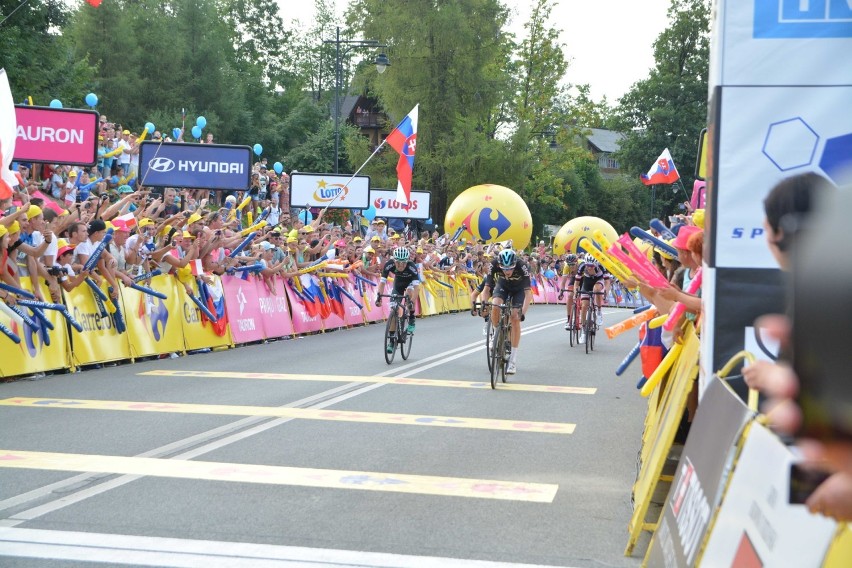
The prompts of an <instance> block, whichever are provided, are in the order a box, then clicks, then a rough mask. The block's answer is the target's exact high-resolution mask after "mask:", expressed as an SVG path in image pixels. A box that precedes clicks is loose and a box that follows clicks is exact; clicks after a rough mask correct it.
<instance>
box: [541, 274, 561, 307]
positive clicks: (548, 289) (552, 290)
mask: <svg viewBox="0 0 852 568" xmlns="http://www.w3.org/2000/svg"><path fill="white" fill-rule="evenodd" d="M544 283H545V292H544V297H545V300H546V301H547V303H548V304H556V303H558V302H557V300H556V296H558V295H559V292H557V291H556V288H557V286H558V285H559V284H558V282H557V281H556V279H555V278H545V279H544Z"/></svg>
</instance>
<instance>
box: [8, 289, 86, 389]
mask: <svg viewBox="0 0 852 568" xmlns="http://www.w3.org/2000/svg"><path fill="white" fill-rule="evenodd" d="M21 287H22V288H23V289H25V290H29V291H32V289H33V288H32V284H31V282H30V279H29V278H21ZM41 290H42V297H44V298H45V299H46V300H47V301H48V302H49V301H50V294H49V292H48V289H47V287H46V286H44V285H43V284H42V286H41ZM21 309H22V310H23V311H24V312H25V313H27V315H29V314H30V311H29V310H24V309H23V308H21ZM43 312H44V315H45V317H46V318H47V321H49V322H50V323H51V324H52V325H53V330H52V331H51V330H47V329H43V327H44V324H42V323H41V322H40V321H39V320H37V319H36V320H34V321H35V322H36V324H37V325H38V329H33V328H31V327H30V326H28V325H26V324H22V323H19V322H18V321H17V319H18V318H17V317H16V318H15V319H13V318H12V317H10V316H9V315H8V312H6V310H0V323H2V324H3V325H5V326H6V327H8V328H9V329H10V330H11V331H12V332H13V333H15V334H16V335H17V336H18V337H20V339H21V342H20V343H19V344H17V345H15V343H14V342H13V341H12V340H11V339H9V338H7V337H6V336H5V335H0V352H2V354H3V356H2V361H3V367H2V375H0V376H3V377H18V376H22V375H32V374H34V373H44V372H45V371H54V370H56V369H66V368H68V367H69V366H70V365H69V353H70V348H69V345H68V331H67V327H66V323H65V318H64V317H63V316H62V315H61V314H59V313H57V312H56V311H54V310H43Z"/></svg>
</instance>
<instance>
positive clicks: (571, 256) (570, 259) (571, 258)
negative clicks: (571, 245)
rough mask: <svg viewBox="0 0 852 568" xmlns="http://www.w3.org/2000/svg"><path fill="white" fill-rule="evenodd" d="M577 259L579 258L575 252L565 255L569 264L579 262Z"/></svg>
mask: <svg viewBox="0 0 852 568" xmlns="http://www.w3.org/2000/svg"><path fill="white" fill-rule="evenodd" d="M577 260H578V258H577V255H576V254H574V253H571V254H569V255H568V256H567V257H565V262H567V263H568V264H571V265H574V264H577Z"/></svg>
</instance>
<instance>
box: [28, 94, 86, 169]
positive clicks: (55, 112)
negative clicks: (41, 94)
mask: <svg viewBox="0 0 852 568" xmlns="http://www.w3.org/2000/svg"><path fill="white" fill-rule="evenodd" d="M98 116H99V115H98V113H97V112H96V111H93V110H78V109H55V108H48V107H33V106H27V105H16V106H15V119H16V121H17V123H18V128H17V131H16V132H17V139H16V141H15V155H14V159H15V160H16V161H18V162H39V163H42V162H43V163H49V164H75V165H80V166H94V165H95V164H96V163H97V161H98Z"/></svg>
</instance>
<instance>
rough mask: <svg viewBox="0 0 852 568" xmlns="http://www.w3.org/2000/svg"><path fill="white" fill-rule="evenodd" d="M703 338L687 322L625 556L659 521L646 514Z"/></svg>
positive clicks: (637, 487) (638, 489)
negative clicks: (699, 337) (644, 533)
mask: <svg viewBox="0 0 852 568" xmlns="http://www.w3.org/2000/svg"><path fill="white" fill-rule="evenodd" d="M699 346H700V342H699V340H698V336H697V335H696V334H695V330H694V329H693V328H692V326H687V329H686V332H685V333H684V336H683V348H682V350H681V355H680V358H679V359H678V360H677V362H675V364H674V369H673V370H672V374H671V377H670V379H669V381H668V385H667V388H668V389H669V391H670V394H669V396H668V397H667V400H664V401H663V409H662V412H663V414H662V417H661V418H660V419H659V421H658V426H659V427H658V429H657V433H656V435H655V436H654V438H653V441H652V442H653V443H652V445H651V449H650V451H649V452H648V459H647V460H643V462H642V464H641V466H640V470H639V475H638V477H637V479H636V483H635V484H634V485H633V498H634V502H635V505H634V509H633V516H632V518H631V519H630V524H629V525H628V530H629V533H630V536H629V538H628V541H627V548H626V549H625V551H624V555H625V556H630V555H631V553H632V552H633V547H634V546H635V545H636V541H637V540H638V538H639V535H640V534H641V533H642V531H644V530H653V529H654V528H656V526H657V523H656V521H654V522H648V521H647V520H646V516H647V514H648V507H649V505H650V504H651V497H652V496H653V495H654V491H655V489H656V488H657V483H658V482H659V481H660V476H661V475H662V472H663V465H664V463H665V461H666V458H667V457H668V454H669V450H671V446H672V442H674V437H675V432H676V431H677V428H678V426H679V425H680V421H681V417H682V416H683V412H684V410H685V409H686V400H687V398H688V396H689V392H690V390H691V389H692V385H693V383H694V382H695V378H696V377H697V376H698V350H699Z"/></svg>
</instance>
